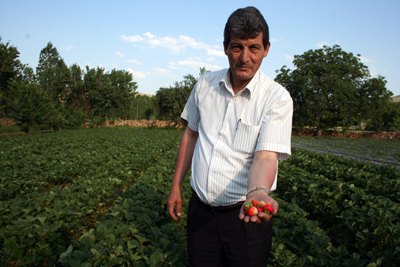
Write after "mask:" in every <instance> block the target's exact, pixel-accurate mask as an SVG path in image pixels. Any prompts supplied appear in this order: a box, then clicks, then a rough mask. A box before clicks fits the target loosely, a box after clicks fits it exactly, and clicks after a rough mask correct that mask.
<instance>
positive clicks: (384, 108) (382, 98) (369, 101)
mask: <svg viewBox="0 0 400 267" xmlns="http://www.w3.org/2000/svg"><path fill="white" fill-rule="evenodd" d="M392 95H393V93H392V92H390V91H388V90H387V89H386V80H385V78H384V77H382V76H378V78H371V79H369V80H366V81H365V83H364V84H362V86H361V88H360V94H359V100H360V112H361V114H362V117H363V119H364V120H365V121H368V125H367V127H368V128H369V129H371V130H375V131H381V130H384V129H385V128H386V126H387V125H386V126H385V123H384V114H385V113H386V114H387V113H390V111H389V109H390V107H389V105H390V103H391V101H392V99H391V96H392ZM386 121H387V120H386ZM386 124H387V123H386Z"/></svg>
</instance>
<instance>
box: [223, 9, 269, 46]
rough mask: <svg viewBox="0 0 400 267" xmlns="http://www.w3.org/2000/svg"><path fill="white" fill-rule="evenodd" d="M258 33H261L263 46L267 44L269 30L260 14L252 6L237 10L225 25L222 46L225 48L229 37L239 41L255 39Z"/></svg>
mask: <svg viewBox="0 0 400 267" xmlns="http://www.w3.org/2000/svg"><path fill="white" fill-rule="evenodd" d="M260 32H262V33H263V45H264V48H265V47H267V45H268V43H269V28H268V24H267V22H266V21H265V19H264V17H263V15H262V14H261V12H260V11H259V10H258V9H257V8H255V7H252V6H249V7H246V8H239V9H238V10H236V11H235V12H233V13H232V14H231V15H230V17H229V18H228V21H227V22H226V24H225V30H224V44H225V47H224V48H227V47H228V45H229V42H230V41H231V36H235V37H237V38H239V39H249V38H256V37H257V36H258V35H259V34H260Z"/></svg>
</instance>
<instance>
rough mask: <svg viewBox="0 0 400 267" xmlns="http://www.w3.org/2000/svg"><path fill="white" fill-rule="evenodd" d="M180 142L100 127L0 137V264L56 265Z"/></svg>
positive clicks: (166, 135)
mask: <svg viewBox="0 0 400 267" xmlns="http://www.w3.org/2000/svg"><path fill="white" fill-rule="evenodd" d="M71 133H73V136H72V135H71ZM150 133H151V134H150ZM179 136H180V133H177V132H176V131H162V132H161V131H151V132H150V131H148V130H133V129H132V128H119V129H115V130H112V129H107V128H104V129H101V131H100V130H99V131H94V130H85V131H68V132H62V134H61V133H58V134H52V135H49V134H45V135H31V136H29V135H27V136H21V137H17V138H15V139H13V138H8V137H7V138H5V139H2V140H1V151H0V162H1V163H0V164H1V168H0V169H1V181H0V189H1V193H2V197H3V198H2V200H1V202H0V216H1V221H0V251H1V255H0V265H2V266H3V265H8V264H10V263H11V262H14V263H15V262H16V263H18V264H21V265H37V264H39V265H43V264H47V265H54V264H55V263H56V262H57V261H58V257H59V254H60V253H62V252H64V251H65V250H66V248H68V246H69V244H70V242H71V240H72V239H77V238H79V237H80V236H81V235H82V233H84V232H85V231H88V230H90V229H91V228H93V227H94V223H95V221H96V220H98V219H99V218H101V217H102V216H104V214H105V212H107V211H108V210H109V209H108V208H109V207H110V205H111V204H112V203H113V202H114V200H115V198H116V197H117V196H118V195H120V194H121V193H122V192H123V191H124V190H126V188H128V187H129V185H130V184H132V182H133V181H134V180H136V178H137V177H139V175H140V173H141V172H142V171H143V170H144V169H145V168H147V167H148V166H150V165H152V164H154V163H155V162H156V161H157V160H158V159H159V158H161V156H162V155H163V154H164V153H165V151H167V150H169V149H170V148H171V147H172V146H173V145H174V144H175V142H176V141H177V140H179V139H180V138H179ZM42 147H43V148H44V150H41V148H42ZM20 160H21V161H23V163H24V164H22V163H21V162H19V161H20ZM38 163H39V164H38ZM53 175H54V176H53ZM55 181H57V182H55ZM61 181H62V182H61ZM4 195H6V196H7V197H8V198H7V199H5V197H4Z"/></svg>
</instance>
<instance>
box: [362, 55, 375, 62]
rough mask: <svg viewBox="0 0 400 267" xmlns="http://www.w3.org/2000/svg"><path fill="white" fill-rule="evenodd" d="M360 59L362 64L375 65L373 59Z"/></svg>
mask: <svg viewBox="0 0 400 267" xmlns="http://www.w3.org/2000/svg"><path fill="white" fill-rule="evenodd" d="M359 58H360V60H361V62H362V63H373V62H374V61H373V60H372V59H370V58H366V57H363V56H360V57H359Z"/></svg>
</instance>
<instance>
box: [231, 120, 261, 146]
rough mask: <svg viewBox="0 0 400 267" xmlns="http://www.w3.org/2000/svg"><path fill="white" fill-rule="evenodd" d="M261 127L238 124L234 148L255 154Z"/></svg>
mask: <svg viewBox="0 0 400 267" xmlns="http://www.w3.org/2000/svg"><path fill="white" fill-rule="evenodd" d="M260 127H261V125H260V126H253V125H248V124H244V123H242V122H241V121H239V122H238V125H237V129H236V134H235V139H234V141H233V147H234V149H235V150H237V151H241V152H246V153H253V152H254V150H255V148H256V144H257V139H258V134H259V132H260Z"/></svg>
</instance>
